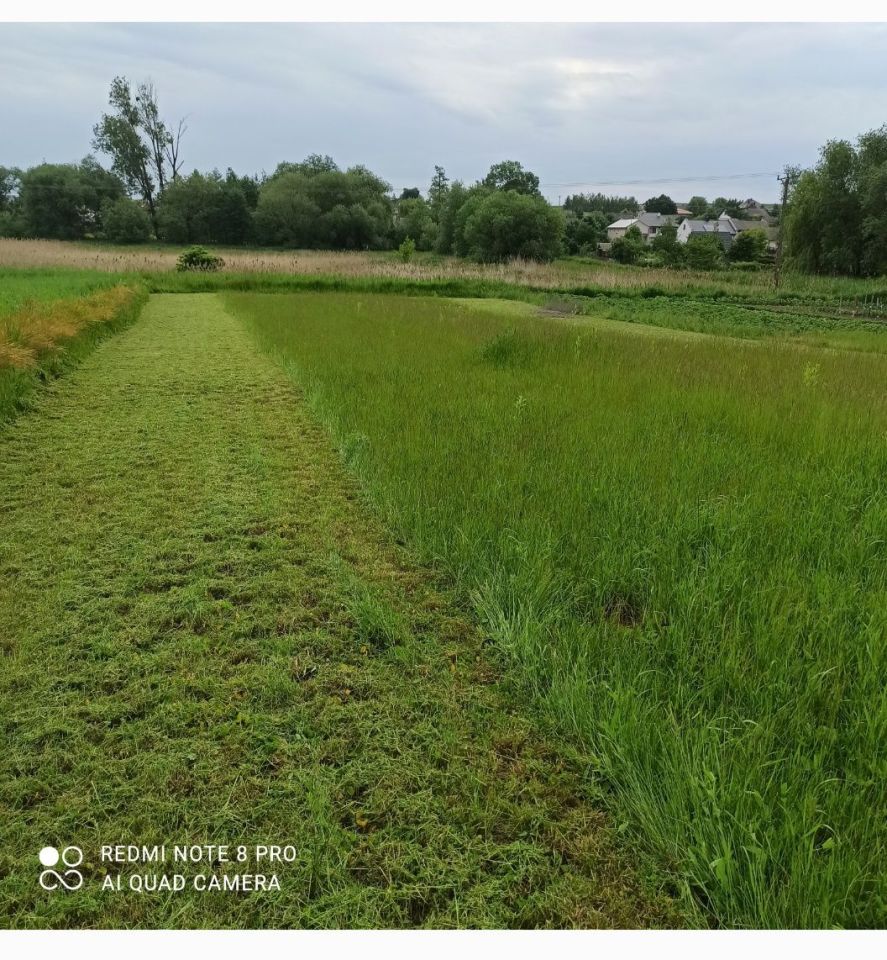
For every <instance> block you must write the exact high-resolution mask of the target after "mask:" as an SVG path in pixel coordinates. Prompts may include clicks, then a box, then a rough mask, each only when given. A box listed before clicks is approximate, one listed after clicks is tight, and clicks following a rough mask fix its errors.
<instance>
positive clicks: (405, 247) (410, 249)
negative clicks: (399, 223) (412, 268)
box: [397, 237, 416, 263]
mask: <svg viewBox="0 0 887 960" xmlns="http://www.w3.org/2000/svg"><path fill="white" fill-rule="evenodd" d="M397 252H398V253H399V254H400V259H401V260H403V262H404V263H409V262H410V260H412V259H413V254H414V253H415V252H416V242H415V241H414V240H413V238H412V237H407V238H406V240H404V242H403V243H402V244H401V245H400V246H399V247H398V248H397Z"/></svg>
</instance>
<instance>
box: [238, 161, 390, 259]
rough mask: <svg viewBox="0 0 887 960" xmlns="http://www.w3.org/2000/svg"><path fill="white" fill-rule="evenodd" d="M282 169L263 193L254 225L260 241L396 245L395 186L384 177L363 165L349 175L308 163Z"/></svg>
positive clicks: (295, 244)
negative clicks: (392, 194) (390, 194)
mask: <svg viewBox="0 0 887 960" xmlns="http://www.w3.org/2000/svg"><path fill="white" fill-rule="evenodd" d="M326 159H329V158H326ZM309 160H311V158H309ZM330 162H331V161H330ZM282 166H283V165H281V166H280V167H278V169H277V170H276V171H275V172H274V175H273V176H272V177H269V178H268V179H267V180H266V181H265V182H264V183H263V184H262V186H261V187H260V189H259V200H258V205H257V206H256V212H255V218H254V223H255V230H256V236H257V238H258V240H259V242H260V243H266V244H276V245H282V246H290V247H327V248H333V249H366V248H369V247H372V248H384V247H386V246H387V245H388V244H390V241H391V235H392V231H393V218H392V206H393V204H392V201H391V198H390V197H389V195H388V194H389V193H390V190H391V187H390V186H389V184H387V183H386V182H385V181H384V180H382V179H381V178H380V177H377V176H376V175H375V174H374V173H372V172H371V171H369V170H367V169H366V167H362V166H356V167H351V168H350V169H348V170H346V171H345V172H342V171H341V170H338V169H335V170H332V169H323V170H320V169H317V168H316V165H315V164H310V163H308V161H306V163H305V164H289V165H288V166H287V167H285V168H284V169H283V170H281V167H282ZM327 166H328V165H327Z"/></svg>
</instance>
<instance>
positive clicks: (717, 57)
mask: <svg viewBox="0 0 887 960" xmlns="http://www.w3.org/2000/svg"><path fill="white" fill-rule="evenodd" d="M0 49H2V50H3V54H2V58H0V164H5V165H7V166H21V167H27V166H31V165H33V164H35V163H40V162H41V161H43V160H46V161H49V162H68V161H75V160H79V159H80V158H82V157H83V156H84V155H86V154H87V153H89V152H90V150H91V147H90V140H91V136H92V126H93V124H94V123H95V122H96V120H97V119H98V118H99V116H100V114H101V113H102V111H103V110H104V109H105V106H106V102H107V93H108V86H109V84H110V81H111V79H112V78H113V77H114V76H115V75H118V74H120V75H124V76H126V77H128V78H129V79H130V80H131V81H133V83H136V82H138V81H141V80H144V79H149V78H150V79H151V80H152V81H153V82H154V84H155V86H156V88H157V91H158V94H159V100H160V106H161V112H162V114H163V115H164V116H165V117H166V118H167V119H169V120H174V121H177V120H178V118H180V117H186V118H187V127H188V129H187V133H186V135H185V138H184V140H183V147H182V154H183V156H184V159H185V167H186V169H191V168H196V169H200V170H209V169H212V168H214V167H217V168H219V169H221V170H224V169H225V168H226V167H229V166H230V167H233V168H234V169H235V170H236V171H237V172H238V173H254V172H261V171H262V170H265V171H267V172H269V173H270V172H271V171H272V170H273V169H274V167H275V166H276V165H277V163H278V162H280V161H282V160H289V161H296V160H301V159H303V158H304V157H305V156H306V155H307V154H309V153H323V154H330V155H332V156H333V157H334V159H335V160H336V161H337V162H338V163H339V165H340V166H341V167H343V168H344V167H347V166H350V165H352V164H356V163H363V164H365V165H366V166H368V167H369V168H370V169H371V170H373V171H374V172H376V173H378V174H379V175H381V176H382V177H383V178H384V179H385V180H387V181H388V182H389V183H391V185H392V186H393V188H394V189H395V190H396V191H398V192H399V191H400V190H401V189H402V188H403V187H411V186H418V187H420V188H422V189H423V191H424V190H425V189H426V188H427V185H428V182H429V181H430V179H431V175H432V173H433V170H434V165H435V164H440V165H441V166H443V167H444V168H445V169H446V171H447V174H448V175H449V176H450V177H451V178H453V179H461V180H463V181H465V182H473V181H474V180H477V179H480V178H482V177H483V176H484V174H485V173H486V171H487V170H488V169H489V167H490V165H491V164H493V163H495V162H497V161H499V160H505V159H514V160H519V161H520V162H521V163H523V165H524V167H526V168H528V169H530V170H532V171H534V172H535V173H536V174H537V175H538V176H539V178H540V180H541V181H542V190H543V193H544V194H545V195H546V196H547V197H548V198H549V199H551V200H552V201H553V202H557V200H558V198H559V197H564V196H566V195H568V194H570V193H576V192H580V191H590V190H598V189H599V190H602V191H603V192H606V193H618V194H622V195H625V194H628V195H633V196H636V197H637V198H638V199H639V200H644V199H646V198H647V197H648V196H651V195H657V194H660V193H663V192H664V193H668V194H669V195H671V196H672V197H673V198H674V199H677V200H685V201H686V200H687V199H688V198H689V197H690V196H692V195H695V194H700V195H702V196H706V197H709V198H714V197H716V196H727V197H739V198H741V199H744V198H746V197H755V198H756V199H758V200H761V201H764V202H768V201H773V200H776V199H778V184H777V182H776V179H775V174H776V173H777V172H778V171H779V170H781V169H782V167H783V166H784V165H785V164H786V163H794V164H801V165H804V166H809V165H811V164H813V163H814V162H815V160H816V157H817V152H818V150H819V147H820V146H821V145H822V144H823V143H824V142H825V141H826V140H828V139H834V138H847V139H854V138H855V137H856V136H857V135H858V134H860V133H862V132H864V131H866V130H870V129H872V128H874V127H878V126H880V125H881V124H883V123H885V122H887V70H885V69H884V62H885V52H887V25H885V24H763V23H761V24H652V23H651V24H639V23H634V24H548V25H540V24H382V23H377V24H344V25H339V24H86V25H82V24H8V23H7V24H0ZM748 174H766V176H761V177H749V176H747V175H748ZM737 175H742V177H739V176H737ZM713 177H723V178H729V179H722V180H715V179H705V178H713ZM666 181H672V182H666Z"/></svg>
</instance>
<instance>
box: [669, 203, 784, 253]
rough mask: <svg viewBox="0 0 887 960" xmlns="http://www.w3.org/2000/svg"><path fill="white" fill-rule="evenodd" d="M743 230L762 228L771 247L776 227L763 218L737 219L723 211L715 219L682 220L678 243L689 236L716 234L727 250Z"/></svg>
mask: <svg viewBox="0 0 887 960" xmlns="http://www.w3.org/2000/svg"><path fill="white" fill-rule="evenodd" d="M745 230H763V231H764V233H766V234H767V241H768V243H769V245H770V246H771V247H772V246H773V245H774V244H775V241H776V228H775V227H771V226H768V225H767V224H766V223H765V222H764V221H763V220H739V219H737V218H736V217H731V216H728V215H727V212H726V211H725V212H724V213H722V214H721V215H720V216H719V217H718V219H717V220H693V219H688V220H684V221H683V222H682V223H681V224H680V226H679V227H678V237H677V239H678V243H686V242H687V241H688V240H689V239H690V237H693V236H704V235H706V234H709V235H712V236H716V237H717V238H718V240H720V241H721V246H722V247H723V248H724V249H725V250H729V249H730V247H731V246H732V245H733V240H734V239H735V238H736V237H737V236H738V235H739V234H740V233H743V232H744V231H745Z"/></svg>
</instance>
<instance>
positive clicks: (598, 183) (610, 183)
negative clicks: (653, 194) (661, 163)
mask: <svg viewBox="0 0 887 960" xmlns="http://www.w3.org/2000/svg"><path fill="white" fill-rule="evenodd" d="M775 176H778V174H776V173H723V174H716V175H714V176H699V177H651V178H650V179H649V180H643V179H637V180H585V181H583V180H577V181H571V182H569V183H543V184H541V186H543V187H631V186H645V185H646V184H651V183H697V182H699V183H702V182H710V181H715V180H752V179H756V178H758V177H771V178H772V177H775Z"/></svg>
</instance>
